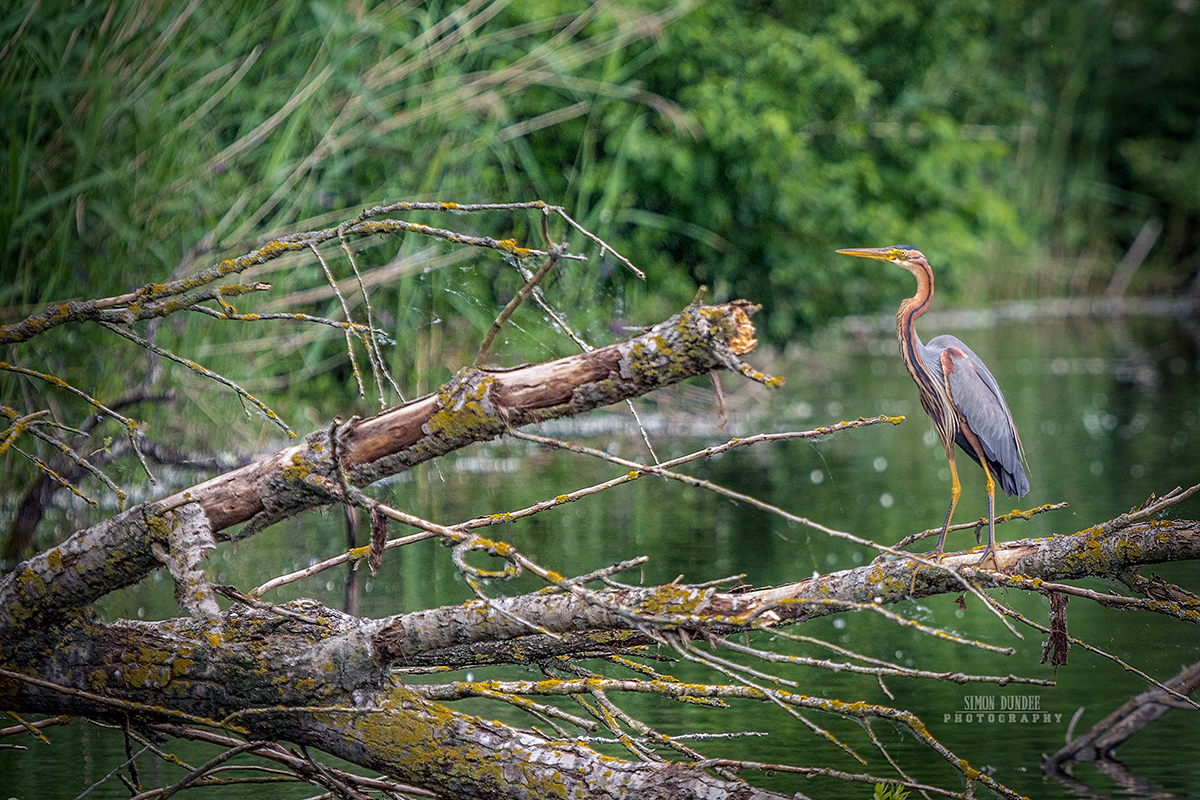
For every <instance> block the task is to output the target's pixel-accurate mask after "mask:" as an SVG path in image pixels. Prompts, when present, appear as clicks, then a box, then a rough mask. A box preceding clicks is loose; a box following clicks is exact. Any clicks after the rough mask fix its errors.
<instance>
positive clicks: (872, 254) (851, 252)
mask: <svg viewBox="0 0 1200 800" xmlns="http://www.w3.org/2000/svg"><path fill="white" fill-rule="evenodd" d="M837 252H839V253H841V254H842V255H844V256H858V257H859V258H873V259H875V260H876V261H895V260H897V259H899V258H904V251H903V250H901V249H900V248H899V247H851V248H848V249H846V250H838V251H837Z"/></svg>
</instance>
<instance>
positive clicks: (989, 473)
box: [838, 245, 1029, 562]
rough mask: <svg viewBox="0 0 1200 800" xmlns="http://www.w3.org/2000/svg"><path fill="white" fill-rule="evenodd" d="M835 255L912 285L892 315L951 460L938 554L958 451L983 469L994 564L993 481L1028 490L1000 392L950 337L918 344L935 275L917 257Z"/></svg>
mask: <svg viewBox="0 0 1200 800" xmlns="http://www.w3.org/2000/svg"><path fill="white" fill-rule="evenodd" d="M838 252H839V253H843V254H845V255H851V256H859V257H861V258H871V259H875V260H877V261H887V262H889V263H892V264H896V265H897V266H900V267H903V268H904V269H906V270H908V271H909V272H910V273H912V275H913V277H915V278H916V279H917V293H916V294H914V295H913V296H912V297H910V298H908V299H907V300H905V301H903V302H902V303H901V304H900V311H899V312H898V313H897V314H896V338H897V339H898V340H899V342H900V357H901V358H902V359H903V360H904V366H905V367H906V368H907V369H908V374H909V375H911V376H912V379H913V380H914V381H915V382H916V384H917V390H918V393H919V394H920V397H921V406H922V407H923V408H924V409H925V413H927V414H928V415H929V416H930V418H931V419H932V420H933V425H934V428H936V429H937V433H938V438H940V439H941V442H942V447H943V448H945V450H946V458H947V459H949V461H950V508H949V509H948V510H947V511H946V521H945V523H944V524H943V525H942V535H941V537H940V538H939V539H938V545H937V550H936V555H937V556H938V557H939V558H940V557H941V554H942V550H943V547H944V545H945V541H946V530H947V529H948V528H949V527H950V519H951V517H953V516H954V508H955V506H957V505H958V498H959V495H960V494H961V493H962V487H961V485H960V483H959V480H958V468H957V466H956V465H955V463H954V447H955V445H957V446H958V447H960V448H961V449H962V451H963V452H964V453H966V454H967V455H969V456H970V457H971V458H972V459H973V460H974V461H975V462H976V463H977V464H979V465H980V466H981V467H983V471H984V475H985V476H986V477H987V492H988V548H987V550H986V551H985V552H984V557H983V559H981V562H982V561H983V560H986V559H987V557H988V556H989V555H992V556H993V561H994V560H995V557H994V551H995V546H996V534H995V495H996V492H995V483H996V482H999V484H1000V488H1001V489H1003V490H1004V493H1005V494H1007V495H1010V496H1011V495H1017V496H1018V497H1020V496H1024V495H1025V493H1026V492H1028V491H1029V480H1028V479H1027V478H1026V477H1025V470H1024V469H1023V467H1022V463H1021V462H1022V460H1023V457H1024V454H1023V453H1022V450H1021V438H1020V436H1018V435H1017V428H1016V425H1015V424H1014V423H1013V418H1012V413H1011V412H1010V411H1009V410H1008V403H1006V402H1005V400H1004V394H1003V392H1001V391H1000V386H999V385H998V384H997V383H996V379H995V378H994V377H992V373H991V372H990V371H989V370H988V368H987V367H986V366H985V365H984V363H983V361H981V360H980V358H979V356H977V355H975V353H973V352H972V351H971V348H969V347H967V346H966V345H965V344H963V343H962V342H961V341H959V340H958V339H956V338H955V337H953V336H938V337H936V338H934V339H932V340H931V341H930V342H929V344H924V343H922V342H921V339H920V337H919V336H917V330H916V320H917V317H919V316H921V315H922V314H924V313H925V311H926V310H928V308H929V305H930V303H931V302H932V300H933V270H932V269H930V267H929V262H928V261H926V260H925V256H924V255H922V254H921V252H920V251H919V250H916V249H915V248H912V247H908V246H905V245H901V246H895V247H881V248H861V249H852V250H839V251H838Z"/></svg>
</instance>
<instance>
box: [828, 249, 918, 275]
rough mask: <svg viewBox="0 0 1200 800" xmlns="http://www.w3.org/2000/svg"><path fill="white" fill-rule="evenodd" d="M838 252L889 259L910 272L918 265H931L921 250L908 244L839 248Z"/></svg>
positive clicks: (881, 259)
mask: <svg viewBox="0 0 1200 800" xmlns="http://www.w3.org/2000/svg"><path fill="white" fill-rule="evenodd" d="M838 252H839V253H841V254H842V255H844V256H858V257H859V258H873V259H875V260H876V261H887V262H890V263H892V264H895V265H896V266H898V267H904V268H905V269H906V270H908V271H909V272H913V269H914V267H916V266H917V265H922V266H924V267H925V268H928V267H929V262H928V261H926V260H925V256H924V255H923V254H922V253H921V251H920V250H918V249H917V248H915V247H913V246H912V245H907V244H894V245H892V246H891V247H852V248H850V249H848V250H838Z"/></svg>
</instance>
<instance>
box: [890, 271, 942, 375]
mask: <svg viewBox="0 0 1200 800" xmlns="http://www.w3.org/2000/svg"><path fill="white" fill-rule="evenodd" d="M906 269H908V271H909V272H911V273H912V274H913V277H914V278H916V279H917V293H916V294H914V295H913V296H912V297H910V298H908V299H907V300H905V301H904V302H902V303H901V304H900V311H899V312H898V313H897V314H896V338H897V339H899V340H900V355H901V357H902V358H903V359H904V366H906V367H907V368H908V373H909V374H910V375H912V376H913V379H914V380H916V381H917V382H918V383H920V381H921V376H922V375H923V374H924V373H925V369H924V366H923V364H922V361H921V347H922V345H921V339H920V338H919V337H918V336H917V326H916V322H917V317H919V316H921V315H922V314H924V313H925V311H926V309H928V308H929V304H930V302H931V301H932V300H933V271H932V270H931V269H929V267H928V266H926V265H923V264H914V265H913V266H912V267H911V268H909V267H906Z"/></svg>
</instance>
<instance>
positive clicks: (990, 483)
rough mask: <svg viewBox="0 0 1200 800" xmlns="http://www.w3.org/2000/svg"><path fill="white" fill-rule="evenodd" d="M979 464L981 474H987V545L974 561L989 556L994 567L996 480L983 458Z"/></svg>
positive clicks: (980, 562)
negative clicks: (981, 469) (979, 557)
mask: <svg viewBox="0 0 1200 800" xmlns="http://www.w3.org/2000/svg"><path fill="white" fill-rule="evenodd" d="M979 465H980V466H981V467H983V474H984V475H986V476H987V493H988V545H987V549H986V550H984V551H983V558H981V559H979V560H978V561H976V562H975V563H976V565H979V564H982V563H983V562H985V561H987V560H988V557H989V556H990V557H991V559H992V565H993V566H994V567H996V569H999V568H1000V565H999V564H997V563H996V482H995V481H994V480H992V471H991V470H990V469H988V465H987V461H986V460H985V459H980V460H979Z"/></svg>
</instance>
